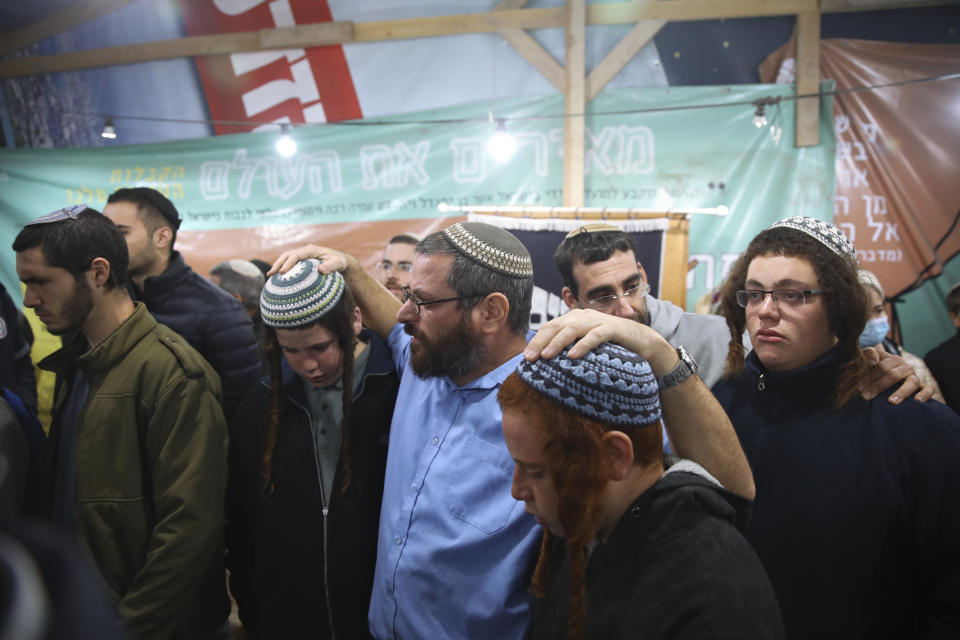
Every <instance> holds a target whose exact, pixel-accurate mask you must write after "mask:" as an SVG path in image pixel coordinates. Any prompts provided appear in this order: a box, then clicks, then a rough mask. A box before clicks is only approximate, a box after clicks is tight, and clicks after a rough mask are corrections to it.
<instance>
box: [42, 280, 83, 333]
mask: <svg viewBox="0 0 960 640" xmlns="http://www.w3.org/2000/svg"><path fill="white" fill-rule="evenodd" d="M92 310H93V297H92V296H91V295H90V285H88V284H87V280H86V278H85V277H84V274H82V273H81V274H79V275H77V276H76V281H75V282H74V285H73V293H72V294H71V296H70V299H69V300H67V302H66V303H65V304H64V305H63V311H61V312H60V316H61V318H62V320H63V326H61V327H57V328H50V327H49V326H48V327H47V330H48V331H49V332H50V333H52V334H53V335H55V336H60V335H63V334H65V333H70V332H71V331H76V330H78V329H80V328H81V327H82V326H83V323H84V322H86V320H87V316H88V315H90V311H92Z"/></svg>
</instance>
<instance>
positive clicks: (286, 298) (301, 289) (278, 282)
mask: <svg viewBox="0 0 960 640" xmlns="http://www.w3.org/2000/svg"><path fill="white" fill-rule="evenodd" d="M319 266H320V261H319V260H316V259H314V258H310V259H308V260H301V261H300V262H298V263H297V264H295V265H294V266H293V268H292V269H290V271H288V272H286V273H276V274H274V275H273V276H271V277H270V279H269V280H267V283H266V284H265V285H264V286H263V291H262V292H261V293H260V316H261V317H262V318H263V324H265V325H267V326H268V327H273V328H274V329H296V328H297V327H303V326H306V325H308V324H310V323H312V322H315V321H316V320H317V319H319V318H322V317H323V316H324V315H326V314H327V313H328V312H329V311H330V310H331V309H333V307H334V306H335V305H336V304H337V302H339V300H340V297H341V296H342V295H343V289H344V287H346V283H345V282H344V280H343V276H341V275H340V274H339V273H337V272H336V271H334V272H333V273H326V274H324V273H320V272H319V271H317V267H319Z"/></svg>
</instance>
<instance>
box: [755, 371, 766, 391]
mask: <svg viewBox="0 0 960 640" xmlns="http://www.w3.org/2000/svg"><path fill="white" fill-rule="evenodd" d="M765 375H767V374H765V373H761V374H760V381H759V382H758V383H757V389H758V390H760V391H763V390H764V389H766V388H767V384H766V383H765V382H764V381H763V376H765Z"/></svg>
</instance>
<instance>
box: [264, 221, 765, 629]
mask: <svg viewBox="0 0 960 640" xmlns="http://www.w3.org/2000/svg"><path fill="white" fill-rule="evenodd" d="M306 258H318V259H320V260H321V261H322V263H321V265H320V267H319V269H320V271H322V272H324V273H329V272H331V271H334V270H336V271H340V272H341V273H342V274H343V275H344V277H345V278H346V280H347V283H348V285H349V286H350V288H351V290H352V291H353V293H354V295H355V297H356V301H357V303H358V305H359V306H360V308H361V311H362V313H363V317H364V319H365V321H366V323H367V326H368V327H369V328H370V329H372V330H373V331H375V332H376V333H378V334H379V335H381V336H382V337H384V338H385V339H386V340H387V342H388V343H389V345H390V348H391V350H392V353H393V358H394V364H395V367H396V370H397V374H398V375H399V376H400V380H401V382H400V390H399V393H398V397H397V404H396V408H395V410H394V414H393V422H392V424H391V430H390V443H389V449H388V454H387V468H386V479H385V482H384V493H383V504H382V507H381V512H380V531H379V537H378V550H377V567H376V574H375V577H374V585H373V595H372V599H371V603H370V616H369V621H370V630H371V633H372V634H373V635H374V636H375V637H377V638H381V639H387V638H390V639H392V638H411V639H414V638H463V639H465V640H466V639H470V638H498V639H501V638H502V639H510V638H523V637H524V636H525V634H526V632H527V628H528V626H529V621H530V595H529V592H528V586H529V584H530V574H531V571H532V568H533V564H534V562H535V560H536V555H537V547H538V545H539V540H540V528H539V527H538V525H537V523H536V521H535V520H534V518H533V517H532V516H531V515H529V514H527V513H525V512H524V508H523V505H522V504H521V503H519V502H517V501H516V500H514V499H513V498H512V497H511V495H510V487H511V482H512V476H513V470H514V464H513V459H512V458H511V457H510V453H509V451H508V450H507V447H506V443H505V442H504V439H503V432H502V425H501V418H502V414H501V410H500V407H499V404H498V403H497V392H498V390H499V388H500V384H501V383H502V382H503V380H505V379H506V378H507V376H508V375H510V373H512V372H513V371H514V370H515V369H516V367H517V364H518V363H519V360H520V358H521V357H523V356H522V352H523V351H524V349H525V347H526V346H527V341H528V339H529V337H530V334H529V332H528V327H529V317H530V304H531V298H532V295H533V268H532V264H531V261H530V254H529V253H528V252H527V250H526V248H525V247H524V246H523V244H522V243H520V241H519V240H517V238H516V237H515V236H513V235H512V234H511V233H509V232H508V231H505V230H503V229H500V228H498V227H494V226H491V225H487V224H483V223H477V222H464V223H456V224H453V225H451V226H449V227H447V228H446V229H444V230H442V231H438V232H436V233H433V234H431V235H429V236H427V237H426V238H424V239H423V240H422V241H421V242H420V243H419V244H418V245H417V249H416V256H415V258H414V261H413V268H412V271H411V277H410V283H409V286H407V287H404V288H403V290H402V297H403V302H402V304H401V303H400V302H399V301H398V300H397V299H396V298H395V297H394V296H393V295H391V294H390V292H389V291H388V290H387V289H386V288H384V287H383V285H381V284H380V283H379V282H377V281H376V280H375V279H374V278H373V277H372V276H370V275H369V274H368V273H367V272H366V271H365V270H364V269H363V267H362V266H361V265H360V263H359V262H358V261H357V260H356V259H355V258H353V257H352V256H349V255H346V254H344V253H341V252H338V251H335V250H332V249H328V248H325V247H318V246H314V245H308V246H306V247H301V248H300V249H295V250H292V251H289V252H287V253H285V254H283V255H282V256H281V257H280V258H278V259H277V261H276V262H275V263H274V268H273V271H277V270H279V271H286V270H287V269H289V268H291V267H292V266H293V265H294V264H296V263H297V262H298V261H299V260H303V259H306ZM584 313H586V314H587V315H589V313H592V312H584ZM578 317H579V316H578ZM574 320H576V318H575V319H574ZM574 329H575V328H573V327H571V329H570V332H571V335H572V332H574ZM636 331H638V332H643V336H642V339H641V340H639V341H640V342H642V344H644V345H646V346H645V348H644V349H642V350H643V351H645V353H644V354H643V355H644V356H645V357H646V358H647V359H648V361H649V362H650V363H651V367H652V369H653V371H654V373H655V374H656V375H657V376H665V375H666V374H668V373H671V372H673V371H675V370H676V368H677V366H678V363H679V362H680V358H679V356H678V355H677V353H676V350H675V349H674V348H673V347H671V346H670V344H669V343H668V342H667V341H666V340H665V339H663V338H662V337H660V336H659V335H658V334H656V332H655V331H653V330H651V329H649V327H645V326H643V325H639V324H637V328H636ZM564 335H565V334H564ZM564 335H559V334H558V336H551V337H555V338H556V339H557V340H563V338H564ZM581 335H582V334H581ZM597 337H598V338H599V339H602V338H603V336H602V335H598V336H597ZM571 339H572V338H571ZM557 350H559V349H557ZM546 355H547V356H549V355H550V354H546ZM681 378H683V379H680V378H677V379H676V381H675V382H672V383H671V385H670V386H671V388H670V389H669V390H668V391H666V392H665V393H669V394H672V395H673V396H674V397H678V396H679V395H680V394H682V395H683V397H684V400H685V401H684V402H674V403H670V404H671V406H672V407H674V409H673V413H672V414H669V415H666V414H667V413H668V409H667V406H666V405H667V404H668V403H665V406H664V412H665V417H666V419H667V420H668V421H669V424H670V425H671V429H672V431H671V433H670V435H671V438H672V439H673V442H674V448H675V449H676V450H677V452H678V453H680V454H681V455H687V456H690V457H692V458H694V459H695V460H696V461H697V462H699V463H700V464H701V465H702V466H704V467H705V468H706V469H707V470H708V471H709V472H710V473H711V474H713V475H714V476H715V477H716V478H717V479H718V480H719V481H720V482H721V483H723V484H724V486H726V487H727V488H728V489H730V490H732V491H735V492H737V493H740V494H742V495H744V496H746V497H748V498H752V497H753V492H754V486H753V478H752V476H751V475H750V471H749V468H748V466H747V464H746V459H745V457H744V455H743V452H742V450H741V449H740V447H739V444H738V443H737V440H736V434H735V432H734V431H733V428H732V426H731V425H730V422H729V420H728V419H727V417H726V415H725V414H724V413H723V410H722V409H721V408H720V406H719V404H717V403H716V401H715V400H714V399H713V396H712V395H711V394H710V392H709V390H708V389H707V388H706V386H705V385H704V384H703V383H702V382H701V381H700V379H699V378H698V377H697V376H696V374H693V372H692V371H691V372H689V374H688V375H687V376H681ZM673 425H676V427H673Z"/></svg>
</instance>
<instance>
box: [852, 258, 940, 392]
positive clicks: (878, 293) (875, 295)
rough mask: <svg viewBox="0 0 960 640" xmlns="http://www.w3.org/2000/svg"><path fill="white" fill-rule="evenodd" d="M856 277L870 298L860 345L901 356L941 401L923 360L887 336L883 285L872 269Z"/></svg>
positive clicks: (933, 379)
mask: <svg viewBox="0 0 960 640" xmlns="http://www.w3.org/2000/svg"><path fill="white" fill-rule="evenodd" d="M858 278H859V279H860V284H862V285H863V287H864V289H866V291H867V297H869V298H870V308H869V315H868V316H867V325H866V326H865V327H864V328H863V333H862V334H860V346H861V347H863V348H866V347H877V348H882V349H883V350H884V351H886V352H887V353H892V354H894V355H898V356H900V357H901V358H903V359H904V361H905V362H906V363H907V364H909V365H910V366H911V367H913V370H914V372H915V373H916V374H917V377H918V378H920V382H922V383H923V384H925V385H930V386H931V387H933V395H932V396H931V397H932V398H933V399H934V400H936V401H937V402H943V393H941V392H940V386H939V385H938V384H937V381H936V379H935V378H934V377H933V374H932V373H930V369H928V368H927V365H926V364H924V362H923V360H922V359H920V358H918V357H917V356H915V355H913V354H912V353H909V352H908V351H907V350H906V349H904V348H903V347H901V346H900V345H898V344H897V343H896V342H894V341H893V339H892V338H888V337H887V333H888V332H889V331H890V321H889V320H888V319H887V309H886V307H885V306H884V304H883V301H884V293H883V287H882V286H881V285H880V279H879V278H877V276H876V275H875V274H874V273H873V272H872V271H867V270H866V269H860V271H859V273H858Z"/></svg>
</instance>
